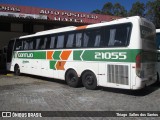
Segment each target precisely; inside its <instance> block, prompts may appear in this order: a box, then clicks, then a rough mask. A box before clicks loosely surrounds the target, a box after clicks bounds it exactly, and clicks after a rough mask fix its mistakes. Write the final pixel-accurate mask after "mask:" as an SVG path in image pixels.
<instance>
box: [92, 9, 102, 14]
mask: <svg viewBox="0 0 160 120" xmlns="http://www.w3.org/2000/svg"><path fill="white" fill-rule="evenodd" d="M91 13H95V14H102V11H101V10H98V9H96V10H93V11H92V12H91Z"/></svg>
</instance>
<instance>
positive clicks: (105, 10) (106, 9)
mask: <svg viewBox="0 0 160 120" xmlns="http://www.w3.org/2000/svg"><path fill="white" fill-rule="evenodd" d="M92 13H96V14H97V13H98V14H105V15H115V16H120V17H126V16H127V10H126V9H125V8H124V7H123V6H121V5H120V4H119V3H115V4H112V3H111V2H107V3H106V4H104V6H103V7H102V10H98V9H97V10H94V11H92Z"/></svg>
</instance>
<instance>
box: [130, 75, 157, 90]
mask: <svg viewBox="0 0 160 120" xmlns="http://www.w3.org/2000/svg"><path fill="white" fill-rule="evenodd" d="M156 81H157V75H155V76H153V77H150V78H147V79H141V78H139V77H136V84H135V85H134V86H132V89H134V90H138V89H142V88H144V87H146V86H150V85H152V84H154V83H155V82H156Z"/></svg>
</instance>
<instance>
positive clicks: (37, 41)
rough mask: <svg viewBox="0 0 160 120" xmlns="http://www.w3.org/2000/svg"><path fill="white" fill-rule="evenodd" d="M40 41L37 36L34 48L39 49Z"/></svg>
mask: <svg viewBox="0 0 160 120" xmlns="http://www.w3.org/2000/svg"><path fill="white" fill-rule="evenodd" d="M40 41H41V39H40V38H37V39H36V50H38V49H39V45H40Z"/></svg>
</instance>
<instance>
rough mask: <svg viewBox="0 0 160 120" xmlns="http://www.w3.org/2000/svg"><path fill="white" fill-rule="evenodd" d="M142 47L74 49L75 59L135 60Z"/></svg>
mask: <svg viewBox="0 0 160 120" xmlns="http://www.w3.org/2000/svg"><path fill="white" fill-rule="evenodd" d="M140 51H141V50H140V49H127V50H85V51H84V52H82V51H74V52H73V56H74V57H73V60H81V61H108V62H135V58H136V55H137V54H138V53H140Z"/></svg>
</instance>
